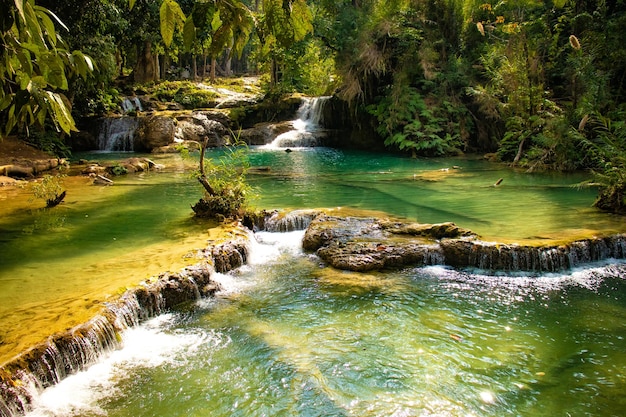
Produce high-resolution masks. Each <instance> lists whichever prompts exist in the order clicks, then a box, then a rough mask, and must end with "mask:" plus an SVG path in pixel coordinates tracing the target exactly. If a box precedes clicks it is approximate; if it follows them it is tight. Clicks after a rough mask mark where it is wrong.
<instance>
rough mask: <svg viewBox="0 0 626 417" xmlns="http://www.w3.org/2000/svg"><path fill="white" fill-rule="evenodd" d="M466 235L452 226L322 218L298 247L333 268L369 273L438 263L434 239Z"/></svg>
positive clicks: (439, 257)
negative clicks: (314, 254)
mask: <svg viewBox="0 0 626 417" xmlns="http://www.w3.org/2000/svg"><path fill="white" fill-rule="evenodd" d="M469 233H470V232H469V231H466V230H463V229H460V228H458V227H457V226H456V225H454V224H453V223H445V224H440V225H419V224H405V223H401V222H390V221H388V220H378V219H376V218H355V217H335V216H328V215H325V214H322V215H319V216H317V217H316V218H315V220H313V221H312V222H311V224H310V226H309V227H308V228H307V231H306V233H305V235H304V238H303V242H302V246H303V248H304V249H305V250H308V251H316V254H317V255H318V256H319V257H320V258H321V259H323V260H324V261H325V262H326V263H328V264H329V265H331V266H333V267H335V268H338V269H344V270H350V271H371V270H378V269H383V268H398V267H402V266H406V265H414V266H417V265H431V264H434V263H441V262H442V261H443V254H442V251H441V247H440V246H439V244H438V239H440V238H441V237H442V236H446V237H447V236H449V237H459V236H461V235H463V234H469Z"/></svg>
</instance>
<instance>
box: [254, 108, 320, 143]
mask: <svg viewBox="0 0 626 417" xmlns="http://www.w3.org/2000/svg"><path fill="white" fill-rule="evenodd" d="M326 100H328V97H313V98H304V99H303V101H302V105H301V106H300V108H299V109H298V114H297V116H298V118H297V119H296V120H292V121H291V124H292V126H293V129H292V130H290V131H288V132H285V133H282V134H280V135H278V136H277V137H276V138H275V139H274V140H273V141H272V142H271V143H269V144H267V145H265V146H262V148H267V149H279V148H303V147H305V148H308V147H313V146H317V145H318V140H317V137H316V135H315V133H316V132H317V131H318V130H319V129H320V124H321V121H322V107H323V104H324V102H325V101H326Z"/></svg>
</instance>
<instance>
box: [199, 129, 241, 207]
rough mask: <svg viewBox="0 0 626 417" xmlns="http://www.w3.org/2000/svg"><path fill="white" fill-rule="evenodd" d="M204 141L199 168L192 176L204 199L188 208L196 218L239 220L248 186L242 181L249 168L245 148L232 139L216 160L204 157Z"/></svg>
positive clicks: (206, 139)
mask: <svg viewBox="0 0 626 417" xmlns="http://www.w3.org/2000/svg"><path fill="white" fill-rule="evenodd" d="M207 142H208V138H205V140H204V142H203V143H201V144H200V145H201V147H200V165H199V170H198V172H197V173H196V177H197V179H198V181H199V182H200V184H202V186H203V188H204V191H205V192H204V196H203V197H202V198H201V199H200V201H198V202H197V203H196V204H195V205H193V206H192V209H193V211H194V213H195V215H196V217H203V218H215V219H224V218H231V219H232V218H241V217H242V216H243V214H244V213H243V212H244V210H245V206H246V203H247V199H248V196H249V194H250V192H251V187H250V186H249V185H248V183H247V182H246V173H247V172H248V168H249V166H250V164H249V160H248V155H247V150H248V148H247V146H246V144H245V143H243V142H240V141H239V140H236V141H235V142H234V143H233V144H228V145H227V146H225V148H224V153H223V155H221V156H220V157H219V158H215V159H214V158H208V159H207V158H205V151H206V148H207Z"/></svg>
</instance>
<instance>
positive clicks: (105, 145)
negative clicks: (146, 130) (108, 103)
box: [98, 117, 139, 152]
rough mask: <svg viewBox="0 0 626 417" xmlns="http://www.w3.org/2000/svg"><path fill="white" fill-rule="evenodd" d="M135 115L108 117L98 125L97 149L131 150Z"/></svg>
mask: <svg viewBox="0 0 626 417" xmlns="http://www.w3.org/2000/svg"><path fill="white" fill-rule="evenodd" d="M138 126H139V121H138V119H137V118H136V117H108V118H105V119H104V120H103V122H102V125H101V126H100V133H99V134H98V149H99V150H101V151H106V152H133V150H134V137H135V131H136V130H137V127H138Z"/></svg>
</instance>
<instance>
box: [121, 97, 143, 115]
mask: <svg viewBox="0 0 626 417" xmlns="http://www.w3.org/2000/svg"><path fill="white" fill-rule="evenodd" d="M122 110H123V111H124V113H125V114H126V113H130V112H137V111H143V107H142V106H141V101H139V98H138V97H124V100H122Z"/></svg>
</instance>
